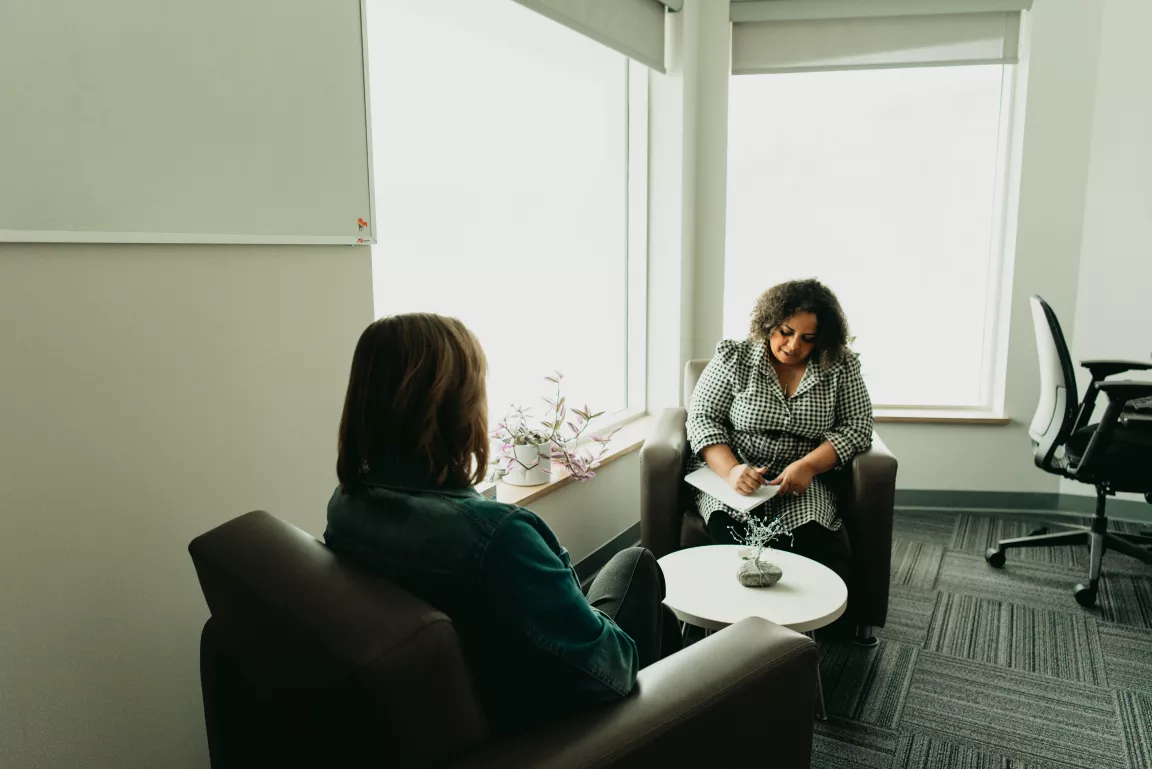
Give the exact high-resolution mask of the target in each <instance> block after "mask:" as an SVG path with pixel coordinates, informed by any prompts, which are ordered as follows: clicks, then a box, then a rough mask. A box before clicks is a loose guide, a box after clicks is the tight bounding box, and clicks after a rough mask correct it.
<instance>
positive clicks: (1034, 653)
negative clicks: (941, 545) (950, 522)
mask: <svg viewBox="0 0 1152 769" xmlns="http://www.w3.org/2000/svg"><path fill="white" fill-rule="evenodd" d="M924 648H925V649H926V650H928V651H933V652H940V653H941V654H947V655H949V656H951V657H959V658H961V659H966V660H972V661H974V662H988V663H991V664H993V665H997V666H1000V667H1007V668H1012V669H1014V670H1023V671H1027V672H1029V673H1037V674H1039V675H1042V676H1050V677H1053V678H1061V679H1064V680H1065V681H1076V682H1078V683H1085V684H1094V685H1096V686H1106V685H1107V675H1106V673H1105V661H1104V655H1103V651H1102V647H1101V643H1100V634H1099V632H1098V631H1097V626H1096V620H1095V619H1094V618H1092V617H1090V616H1086V615H1084V614H1082V613H1075V614H1069V613H1066V612H1063V611H1054V610H1052V609H1047V608H1035V607H1031V606H1021V605H1019V604H1015V603H1009V602H1007V601H996V600H993V599H991V598H981V597H977V596H970V595H956V594H950V593H946V594H943V595H941V597H940V601H939V602H938V603H937V604H936V612H935V615H934V616H933V618H932V622H931V627H930V630H929V632H928V634H927V640H926V641H925V643H924Z"/></svg>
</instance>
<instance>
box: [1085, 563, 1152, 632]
mask: <svg viewBox="0 0 1152 769" xmlns="http://www.w3.org/2000/svg"><path fill="white" fill-rule="evenodd" d="M1145 571H1146V572H1147V573H1148V574H1149V575H1152V566H1150V567H1146V568H1145ZM1097 600H1098V603H1099V606H1100V611H1101V616H1102V618H1103V619H1104V620H1105V621H1106V622H1117V623H1120V624H1122V625H1131V626H1133V627H1152V576H1143V575H1141V576H1137V575H1134V574H1116V573H1108V572H1105V573H1104V574H1103V576H1102V577H1101V579H1100V594H1099V598H1098V599H1097Z"/></svg>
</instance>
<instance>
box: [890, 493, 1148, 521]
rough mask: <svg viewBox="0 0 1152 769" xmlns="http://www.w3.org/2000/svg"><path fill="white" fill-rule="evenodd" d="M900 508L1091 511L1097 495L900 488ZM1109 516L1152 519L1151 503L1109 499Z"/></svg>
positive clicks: (1020, 511)
mask: <svg viewBox="0 0 1152 769" xmlns="http://www.w3.org/2000/svg"><path fill="white" fill-rule="evenodd" d="M896 507H897V509H900V508H903V509H918V510H922V509H924V508H943V509H949V510H978V511H981V512H1001V511H1002V512H1013V513H1037V514H1040V515H1045V514H1046V515H1057V516H1058V515H1076V516H1082V515H1091V514H1092V513H1093V512H1094V511H1095V510H1096V499H1095V498H1094V497H1085V496H1081V495H1079V494H1055V493H1051V494H1050V493H1044V492H1030V491H1029V492H1023V491H958V490H951V489H897V490H896ZM1108 517H1109V518H1115V519H1116V520H1118V521H1135V522H1137V523H1152V505H1149V504H1147V503H1144V502H1133V501H1132V500H1129V499H1109V500H1108Z"/></svg>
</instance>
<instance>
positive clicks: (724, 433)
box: [688, 339, 873, 531]
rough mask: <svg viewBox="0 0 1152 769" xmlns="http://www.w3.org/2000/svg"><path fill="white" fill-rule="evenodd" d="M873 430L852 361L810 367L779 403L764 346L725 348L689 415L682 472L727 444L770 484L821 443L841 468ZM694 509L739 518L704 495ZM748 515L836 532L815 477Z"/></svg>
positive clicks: (829, 500) (730, 344) (824, 490)
mask: <svg viewBox="0 0 1152 769" xmlns="http://www.w3.org/2000/svg"><path fill="white" fill-rule="evenodd" d="M872 424H873V421H872V399H871V398H869V397H868V388H867V387H866V386H865V385H864V379H863V377H862V376H861V375H860V361H859V359H858V358H857V357H856V356H855V355H847V356H845V357H844V358H843V359H842V360H841V361H840V362H839V363H837V364H835V365H834V366H831V367H830V368H828V369H826V370H820V367H819V366H818V365H817V364H815V363H813V364H811V365H809V366H808V368H807V370H806V371H805V372H804V376H803V378H801V380H800V384H799V386H797V388H796V392H795V393H794V394H793V396H792V397H791V398H785V397H784V391H783V389H782V388H781V387H780V382H779V380H778V379H777V377H776V372H775V370H774V369H773V368H772V363H771V360H770V359H769V356H768V353H767V350H766V343H765V342H763V341H761V340H751V339H749V340H743V341H724V342H721V343H720V344H719V346H718V347H717V348H716V357H715V358H713V359H712V361H711V362H710V363H709V364H708V367H707V368H705V369H704V373H703V374H701V376H700V382H699V383H698V384H697V385H696V391H695V392H694V393H693V394H692V403H691V405H690V406H689V408H688V442H689V444H690V445H691V447H692V457H691V459H690V460H689V463H688V472H692V471H694V470H697V469H699V468H701V467H703V466H704V460H702V459H701V458H700V451H701V449H703V448H705V447H706V446H711V445H713V444H717V443H726V444H728V446H729V448H731V449H732V453H734V454H735V455H736V457H737V459H739V460H740V461H741V462H744V463H747V464H751V465H755V466H757V467H760V466H765V465H767V467H768V472H767V473H765V476H766V477H767V478H769V479H772V478H775V477H776V476H777V475H779V474H780V472H781V471H782V470H783V469H784V468H785V467H787V466H788V465H789V464H791V463H792V462H795V461H796V460H798V459H800V458H801V457H803V456H804V455H805V454H808V453H809V452H810V451H812V450H813V449H815V448H816V447H817V446H819V445H820V444H821V443H823V442H824V441H830V442H831V443H832V447H833V448H835V449H836V455H837V458H838V461H837V466H838V467H842V466H843V465H844V464H846V463H847V462H848V461H849V460H851V459H852V457H853V456H855V455H856V454H858V453H859V452H861V451H863V450H864V449H866V448H868V447H869V446H870V445H871V443H872ZM696 505H697V508H698V509H699V510H700V515H702V516H703V517H704V520H705V521H707V520H708V518H709V516H711V514H712V513H714V512H715V511H717V510H725V511H726V512H727V513H728V514H729V515H731V516H732V517H733V518H736V519H739V518H740V517H741V516H742V514H741V513H739V512H737V511H736V510H733V509H732V508H729V507H727V506H726V505H725V504H724V503H723V502H721V501H720V500H718V499H716V498H715V497H713V496H710V495H708V494H705V493H703V492H697V494H696ZM754 512H755V513H757V514H761V513H764V514H766V515H768V517H770V518H771V517H775V516H776V515H780V516H781V520H782V522H783V523H784V524H785V525H786V526H787V527H788V529H789V530H791V529H794V528H796V527H797V526H800V525H801V524H804V523H807V522H809V521H819V522H820V524H821V525H822V526H824V527H825V528H828V529H831V530H833V531H836V530H838V529H839V528H840V517H839V516H838V515H837V514H836V498H835V496H834V495H833V493H832V490H831V489H830V488H828V486H827V484H825V483H824V481H823V479H821V478H820V477H819V476H817V477H816V478H814V479H813V480H812V485H811V486H809V487H808V490H807V491H806V492H804V494H802V495H800V496H798V497H795V496H784V495H777V496H775V497H773V498H772V499H770V500H768V502H767V503H765V504H764V505H763V506H761V507H759V508H757V509H756V510H754Z"/></svg>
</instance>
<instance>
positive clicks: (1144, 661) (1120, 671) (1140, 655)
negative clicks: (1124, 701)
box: [1098, 622, 1152, 695]
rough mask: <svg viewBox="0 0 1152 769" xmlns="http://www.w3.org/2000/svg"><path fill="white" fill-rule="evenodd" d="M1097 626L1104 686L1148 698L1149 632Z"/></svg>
mask: <svg viewBox="0 0 1152 769" xmlns="http://www.w3.org/2000/svg"><path fill="white" fill-rule="evenodd" d="M1098 626H1099V629H1100V645H1101V646H1102V647H1103V650H1104V665H1105V667H1106V669H1107V671H1108V683H1109V684H1110V685H1112V686H1115V687H1116V688H1118V689H1130V690H1143V691H1144V692H1146V693H1147V694H1150V695H1152V630H1149V629H1146V628H1136V627H1129V626H1127V625H1114V624H1111V623H1108V622H1101V623H1099V624H1098Z"/></svg>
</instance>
